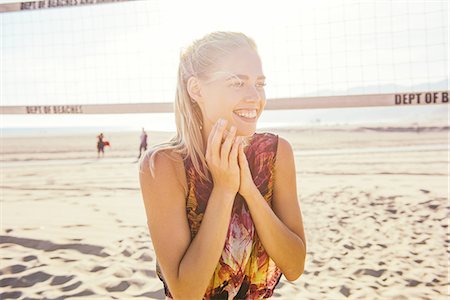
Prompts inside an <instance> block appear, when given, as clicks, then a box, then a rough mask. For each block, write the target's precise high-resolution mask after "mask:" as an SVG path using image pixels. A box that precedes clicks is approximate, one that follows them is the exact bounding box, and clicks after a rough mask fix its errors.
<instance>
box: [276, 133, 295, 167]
mask: <svg viewBox="0 0 450 300" xmlns="http://www.w3.org/2000/svg"><path fill="white" fill-rule="evenodd" d="M293 159H294V151H293V150H292V146H291V144H290V143H289V141H288V140H286V139H285V138H283V137H281V136H279V137H278V148H277V159H276V164H277V165H280V164H281V165H283V164H285V163H290V162H292V161H293Z"/></svg>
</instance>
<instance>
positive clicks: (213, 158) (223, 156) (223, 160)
mask: <svg viewBox="0 0 450 300" xmlns="http://www.w3.org/2000/svg"><path fill="white" fill-rule="evenodd" d="M226 127H227V120H223V119H219V120H218V121H217V122H216V123H215V124H214V126H213V128H212V130H211V132H210V134H209V136H208V142H207V147H206V155H205V157H206V163H207V164H208V168H209V171H210V173H211V176H212V179H213V182H214V188H218V189H219V190H221V191H223V192H224V193H230V194H231V195H236V193H239V194H241V196H243V197H244V198H245V197H246V196H247V195H249V194H250V193H251V191H252V189H254V188H255V183H254V182H253V178H252V174H251V172H250V168H249V165H248V161H247V158H246V157H245V154H244V145H243V141H244V138H243V137H241V136H236V130H237V129H236V127H235V126H231V128H230V131H229V132H227V133H226ZM233 200H234V197H233Z"/></svg>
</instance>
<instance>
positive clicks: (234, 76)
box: [226, 74, 266, 81]
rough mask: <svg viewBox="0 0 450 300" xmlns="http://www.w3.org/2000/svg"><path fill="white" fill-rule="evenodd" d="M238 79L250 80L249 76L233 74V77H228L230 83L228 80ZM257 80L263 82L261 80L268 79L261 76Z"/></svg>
mask: <svg viewBox="0 0 450 300" xmlns="http://www.w3.org/2000/svg"><path fill="white" fill-rule="evenodd" d="M236 77H237V78H239V79H242V80H248V79H249V77H248V76H247V75H243V74H233V75H232V76H230V77H228V78H227V79H226V80H227V81H228V80H231V79H235V78H236ZM256 79H257V80H261V79H263V80H264V79H266V77H265V76H263V75H261V76H258V77H257V78H256Z"/></svg>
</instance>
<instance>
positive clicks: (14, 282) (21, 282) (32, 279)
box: [0, 271, 52, 288]
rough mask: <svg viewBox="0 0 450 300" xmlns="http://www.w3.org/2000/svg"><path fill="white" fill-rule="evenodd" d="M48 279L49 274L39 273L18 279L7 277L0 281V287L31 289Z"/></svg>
mask: <svg viewBox="0 0 450 300" xmlns="http://www.w3.org/2000/svg"><path fill="white" fill-rule="evenodd" d="M50 277H52V276H51V275H50V274H47V273H45V272H41V271H39V272H35V273H33V274H30V275H26V276H23V277H19V278H16V277H8V278H3V279H2V280H0V287H5V286H10V287H13V288H17V287H31V286H33V285H35V284H36V283H39V282H44V281H47V280H48V279H49V278H50Z"/></svg>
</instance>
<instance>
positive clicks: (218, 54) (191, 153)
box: [144, 31, 257, 180]
mask: <svg viewBox="0 0 450 300" xmlns="http://www.w3.org/2000/svg"><path fill="white" fill-rule="evenodd" d="M244 47H249V48H251V49H253V50H255V51H257V47H256V44H255V42H254V41H253V39H251V38H249V37H248V36H246V35H245V34H243V33H240V32H223V31H217V32H212V33H209V34H207V35H205V36H204V37H202V38H200V39H198V40H195V41H194V42H193V43H192V44H191V45H190V46H189V47H187V48H186V49H184V51H182V53H181V55H180V64H179V67H178V78H177V90H176V96H175V103H174V111H175V121H176V127H177V132H176V136H175V137H173V138H172V139H171V140H170V141H169V142H166V143H162V144H159V145H156V146H154V147H152V149H150V150H149V151H148V152H147V155H146V156H149V159H148V162H149V167H150V171H151V174H152V175H153V176H154V160H155V155H156V153H158V152H160V151H163V150H172V151H173V152H175V153H178V154H180V155H181V157H182V159H183V160H185V159H187V158H191V160H192V163H193V166H194V168H195V170H196V171H197V172H198V173H199V174H200V177H201V178H202V179H204V180H210V178H209V176H208V166H207V164H206V159H205V154H204V153H203V149H205V147H204V146H205V145H203V138H202V131H201V127H202V126H203V124H202V112H201V110H200V107H199V106H198V104H197V103H196V102H195V101H194V100H193V99H192V98H191V97H190V95H189V93H188V90H187V81H188V80H189V78H191V77H192V76H194V77H198V78H201V79H205V80H206V79H207V78H208V75H209V74H210V73H211V72H212V71H213V68H214V66H215V65H216V64H217V62H218V61H219V60H220V59H221V58H223V57H225V56H227V55H229V54H230V53H231V52H232V51H233V50H235V49H239V48H244ZM144 161H147V159H144Z"/></svg>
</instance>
